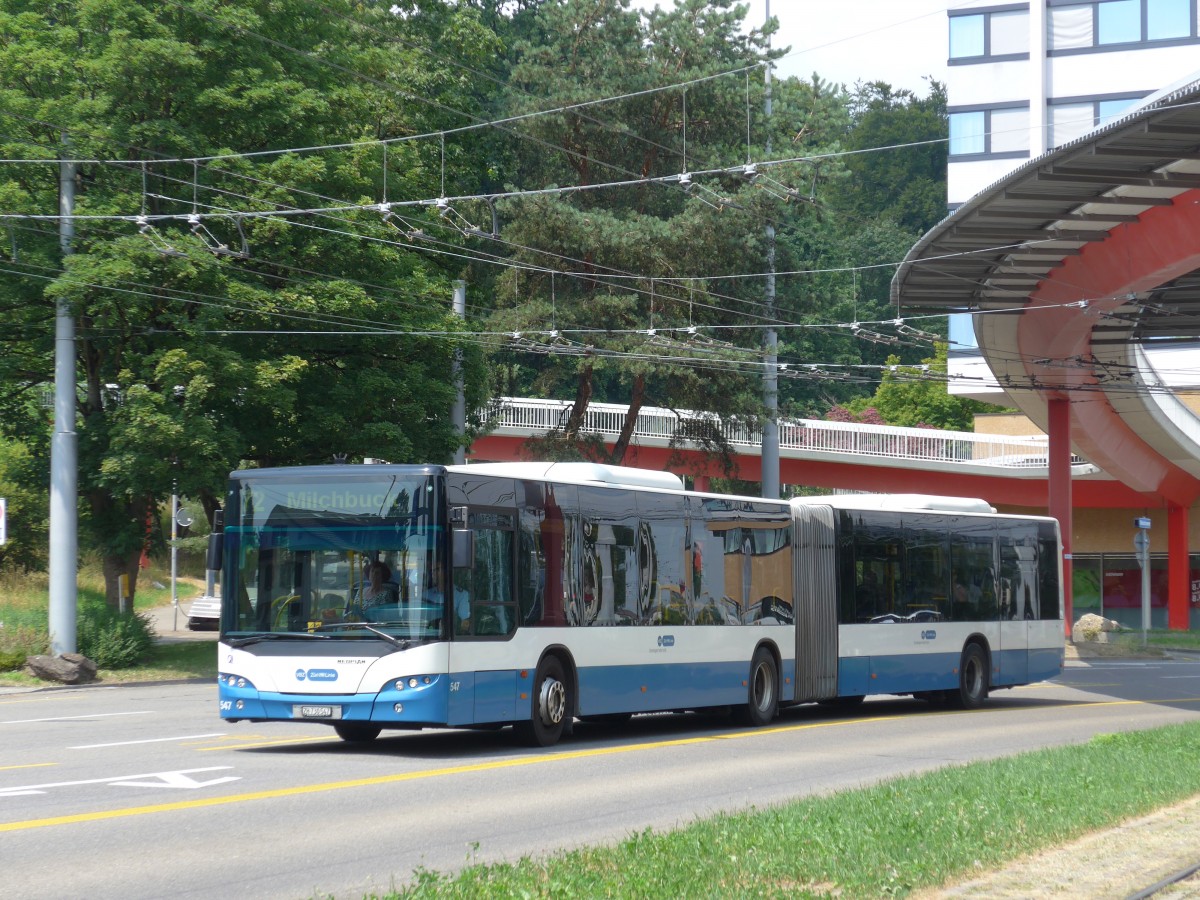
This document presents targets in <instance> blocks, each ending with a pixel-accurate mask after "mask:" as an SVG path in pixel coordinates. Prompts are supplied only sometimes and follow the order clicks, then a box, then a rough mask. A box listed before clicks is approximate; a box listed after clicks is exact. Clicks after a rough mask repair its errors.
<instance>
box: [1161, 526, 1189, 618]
mask: <svg viewBox="0 0 1200 900" xmlns="http://www.w3.org/2000/svg"><path fill="white" fill-rule="evenodd" d="M1191 601H1192V574H1191V564H1190V562H1189V560H1188V508H1187V507H1186V506H1181V505H1179V504H1177V503H1168V504H1167V627H1168V628H1170V629H1171V630H1172V631H1187V630H1188V627H1189V625H1190V624H1191V621H1190V620H1191Z"/></svg>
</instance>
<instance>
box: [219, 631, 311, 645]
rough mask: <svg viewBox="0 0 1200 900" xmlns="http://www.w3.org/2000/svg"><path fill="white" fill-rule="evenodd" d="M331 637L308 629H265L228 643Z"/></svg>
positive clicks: (241, 643) (244, 643)
mask: <svg viewBox="0 0 1200 900" xmlns="http://www.w3.org/2000/svg"><path fill="white" fill-rule="evenodd" d="M331 637H332V635H328V634H313V633H311V632H308V631H264V632H262V633H260V634H252V635H250V636H249V637H244V638H233V639H231V640H229V641H227V642H226V643H228V644H229V646H230V647H247V646H249V645H250V644H257V643H258V642H259V641H284V640H287V641H291V640H297V641H301V640H309V639H315V640H320V641H328V640H329V639H330V638H331Z"/></svg>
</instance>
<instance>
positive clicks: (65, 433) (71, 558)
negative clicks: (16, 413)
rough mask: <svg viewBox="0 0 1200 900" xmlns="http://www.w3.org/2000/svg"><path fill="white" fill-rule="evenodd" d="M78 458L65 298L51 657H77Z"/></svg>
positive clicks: (58, 359) (63, 235) (66, 148)
mask: <svg viewBox="0 0 1200 900" xmlns="http://www.w3.org/2000/svg"><path fill="white" fill-rule="evenodd" d="M62 147H63V157H64V158H63V160H62V162H61V164H60V166H59V190H58V214H59V220H58V242H59V247H60V249H61V251H62V255H63V258H64V260H65V259H66V257H68V256H70V255H71V249H72V243H73V242H74V240H75V221H74V219H73V218H72V216H73V215H74V214H75V163H74V162H72V161H71V160H69V159H67V158H66V157H68V156H69V155H70V149H71V148H70V138H68V137H67V135H66V134H65V133H64V134H63V136H62ZM78 527H79V500H78V455H77V439H76V434H75V319H74V317H73V316H72V314H71V306H70V303H68V302H67V300H66V298H65V297H59V298H57V299H56V301H55V316H54V435H53V437H52V438H51V443H50V548H49V551H50V609H49V629H50V653H51V655H52V656H61V655H62V654H64V653H74V652H75V646H76V630H75V606H76V601H77V597H78V589H77V586H76V575H77V572H78V561H77V557H78V555H79V533H78Z"/></svg>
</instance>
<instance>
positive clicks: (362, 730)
mask: <svg viewBox="0 0 1200 900" xmlns="http://www.w3.org/2000/svg"><path fill="white" fill-rule="evenodd" d="M333 730H334V731H336V732H337V736H338V737H340V738H341V739H342V740H343V741H350V742H351V743H353V744H366V743H369V742H370V741H373V740H375V738H377V737H379V732H381V731H383V729H382V728H381V727H380V726H378V725H372V724H371V723H370V722H339V723H338V724H337V725H334V726H333Z"/></svg>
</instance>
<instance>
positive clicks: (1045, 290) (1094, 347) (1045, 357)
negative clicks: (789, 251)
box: [892, 78, 1200, 505]
mask: <svg viewBox="0 0 1200 900" xmlns="http://www.w3.org/2000/svg"><path fill="white" fill-rule="evenodd" d="M892 301H893V302H894V303H896V304H897V306H898V307H899V308H901V309H902V310H904V312H905V314H910V315H911V314H917V313H968V312H989V311H990V312H993V313H995V314H992V315H983V316H977V317H976V318H975V333H976V337H977V338H978V341H979V346H980V351H981V352H982V353H983V355H984V356H985V358H986V359H987V361H988V363H989V365H990V366H991V369H992V372H993V373H994V374H995V376H996V378H997V380H998V381H999V382H1000V383H1001V385H1003V386H1004V387H1005V389H1006V390H1007V391H1008V393H1009V396H1010V397H1011V398H1012V399H1013V402H1015V403H1016V404H1017V405H1018V406H1019V407H1020V408H1021V410H1022V411H1023V412H1025V413H1026V414H1027V415H1029V416H1030V418H1032V419H1033V420H1034V421H1035V422H1036V423H1038V424H1039V425H1041V426H1042V427H1043V428H1045V427H1046V403H1047V400H1048V399H1050V398H1067V399H1069V400H1070V401H1071V433H1072V439H1073V444H1074V449H1075V451H1076V452H1077V453H1079V454H1080V455H1082V456H1084V457H1085V458H1086V459H1088V460H1089V461H1090V462H1093V463H1095V464H1096V465H1098V466H1100V467H1101V468H1102V469H1104V470H1105V471H1107V472H1108V473H1109V474H1110V475H1112V476H1113V477H1114V478H1116V479H1118V480H1120V481H1123V482H1125V483H1126V484H1128V485H1129V486H1130V487H1132V488H1133V489H1134V490H1136V491H1138V492H1141V493H1143V494H1145V495H1148V496H1147V501H1148V502H1149V501H1168V502H1172V503H1182V504H1186V505H1190V504H1191V502H1192V501H1193V500H1195V499H1196V497H1197V496H1200V420H1198V419H1197V418H1196V417H1195V416H1194V415H1193V414H1192V413H1191V412H1190V411H1188V410H1187V408H1186V407H1184V406H1183V405H1182V404H1181V403H1179V401H1178V400H1177V399H1176V398H1175V396H1174V394H1173V393H1172V392H1171V391H1170V390H1168V389H1167V388H1166V386H1165V385H1164V384H1163V383H1162V381H1161V379H1159V378H1158V376H1157V375H1156V373H1155V372H1154V370H1153V369H1152V368H1151V367H1150V366H1149V364H1148V363H1147V361H1146V355H1145V353H1144V352H1143V348H1145V347H1147V346H1153V345H1157V344H1162V343H1172V342H1178V341H1196V340H1198V339H1200V78H1194V79H1192V80H1189V81H1188V82H1187V83H1185V84H1183V85H1182V86H1179V87H1176V88H1172V89H1168V90H1165V91H1162V92H1160V93H1159V94H1156V95H1154V96H1152V97H1150V98H1148V99H1147V100H1146V101H1144V102H1143V103H1142V104H1141V105H1140V106H1139V107H1138V108H1137V109H1136V110H1135V111H1133V112H1132V113H1130V114H1129V115H1127V116H1125V117H1123V118H1121V119H1119V120H1117V121H1114V122H1112V123H1110V124H1108V125H1106V126H1103V127H1101V128H1097V129H1096V130H1094V131H1092V132H1090V133H1088V134H1087V135H1085V136H1084V137H1082V138H1079V139H1078V140H1076V141H1073V142H1071V143H1069V144H1066V145H1064V146H1062V147H1059V148H1057V149H1055V150H1053V151H1050V152H1049V153H1046V154H1044V155H1043V156H1040V157H1038V158H1036V159H1033V160H1031V161H1030V162H1029V163H1027V164H1025V165H1024V166H1022V167H1020V168H1018V169H1016V170H1015V171H1013V172H1012V173H1011V174H1009V175H1008V176H1006V177H1005V178H1003V179H1002V180H1000V181H999V182H997V183H996V184H994V185H992V186H991V187H989V188H987V189H986V190H984V191H982V192H981V193H979V194H978V195H976V196H975V197H973V198H972V199H971V200H970V201H968V202H967V203H965V204H964V205H963V206H961V207H960V208H959V209H957V210H955V212H954V213H952V214H951V215H950V216H948V217H947V218H946V219H944V220H943V221H942V222H940V223H939V224H938V225H937V226H936V227H934V228H933V229H932V230H930V231H929V233H928V234H926V235H925V236H924V237H923V238H921V240H920V241H918V242H917V244H916V245H915V246H914V247H913V248H912V250H910V251H909V253H908V255H907V256H906V257H905V259H904V261H903V263H902V264H901V265H900V267H899V269H898V270H897V272H896V275H895V277H894V278H893V280H892Z"/></svg>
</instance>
